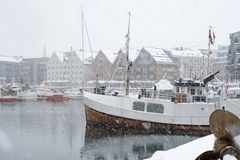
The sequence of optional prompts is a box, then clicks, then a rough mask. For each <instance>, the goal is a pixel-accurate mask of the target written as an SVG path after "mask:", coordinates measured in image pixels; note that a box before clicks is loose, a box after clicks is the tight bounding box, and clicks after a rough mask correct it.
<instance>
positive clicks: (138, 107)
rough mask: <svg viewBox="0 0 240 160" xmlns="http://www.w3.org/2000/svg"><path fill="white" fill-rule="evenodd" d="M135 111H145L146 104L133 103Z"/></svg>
mask: <svg viewBox="0 0 240 160" xmlns="http://www.w3.org/2000/svg"><path fill="white" fill-rule="evenodd" d="M133 110H137V111H144V110H145V103H144V102H133Z"/></svg>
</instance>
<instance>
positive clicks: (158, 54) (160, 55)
mask: <svg viewBox="0 0 240 160" xmlns="http://www.w3.org/2000/svg"><path fill="white" fill-rule="evenodd" d="M145 49H146V50H147V51H148V52H149V53H150V54H151V55H152V57H153V58H154V59H155V61H156V62H157V63H173V61H172V59H171V58H170V57H169V56H168V54H167V53H166V52H165V51H164V49H161V48H145Z"/></svg>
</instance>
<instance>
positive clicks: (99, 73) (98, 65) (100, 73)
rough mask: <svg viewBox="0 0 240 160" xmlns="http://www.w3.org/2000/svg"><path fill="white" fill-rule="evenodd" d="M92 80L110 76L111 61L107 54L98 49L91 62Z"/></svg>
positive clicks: (107, 78)
mask: <svg viewBox="0 0 240 160" xmlns="http://www.w3.org/2000/svg"><path fill="white" fill-rule="evenodd" d="M92 74H93V76H92V80H94V78H95V79H98V80H110V79H111V78H112V63H111V62H110V61H109V59H108V58H107V56H106V55H105V54H104V53H103V52H102V51H99V52H98V54H97V55H96V57H95V58H94V60H93V62H92Z"/></svg>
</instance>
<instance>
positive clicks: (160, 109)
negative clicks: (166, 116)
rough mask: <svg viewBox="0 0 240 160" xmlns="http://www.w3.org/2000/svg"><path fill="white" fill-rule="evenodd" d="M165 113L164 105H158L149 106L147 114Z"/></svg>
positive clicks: (149, 104)
mask: <svg viewBox="0 0 240 160" xmlns="http://www.w3.org/2000/svg"><path fill="white" fill-rule="evenodd" d="M163 111H164V106H163V105H162V104H157V103H148V104H147V112H153V113H163Z"/></svg>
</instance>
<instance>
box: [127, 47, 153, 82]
mask: <svg viewBox="0 0 240 160" xmlns="http://www.w3.org/2000/svg"><path fill="white" fill-rule="evenodd" d="M131 73H132V74H131V79H132V80H137V81H153V80H156V79H157V74H156V73H157V62H156V61H155V59H154V58H153V56H152V55H151V54H150V53H149V52H148V51H147V50H146V49H145V48H142V49H141V50H140V52H139V54H138V56H137V57H136V59H135V60H134V61H133V64H132V71H131Z"/></svg>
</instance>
